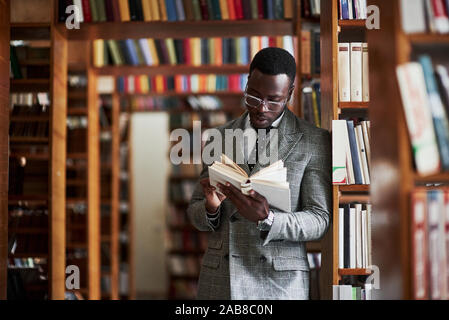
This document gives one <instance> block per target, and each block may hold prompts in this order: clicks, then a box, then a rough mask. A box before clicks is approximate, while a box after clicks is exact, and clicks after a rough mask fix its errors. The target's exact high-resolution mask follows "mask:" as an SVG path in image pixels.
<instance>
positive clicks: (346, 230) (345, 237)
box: [343, 204, 351, 268]
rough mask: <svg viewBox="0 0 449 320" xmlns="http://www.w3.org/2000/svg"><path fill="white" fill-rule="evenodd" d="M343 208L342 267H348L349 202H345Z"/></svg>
mask: <svg viewBox="0 0 449 320" xmlns="http://www.w3.org/2000/svg"><path fill="white" fill-rule="evenodd" d="M343 208H344V219H343V224H344V226H343V246H344V248H343V267H344V268H349V267H350V265H351V263H350V239H349V234H350V216H349V213H350V210H351V205H349V204H345V205H344V206H343Z"/></svg>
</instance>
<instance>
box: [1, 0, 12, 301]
mask: <svg viewBox="0 0 449 320" xmlns="http://www.w3.org/2000/svg"><path fill="white" fill-rule="evenodd" d="M9 10H10V9H9V0H0V299H6V283H7V272H8V161H9V144H8V136H9V50H10V49H9V33H10V27H9Z"/></svg>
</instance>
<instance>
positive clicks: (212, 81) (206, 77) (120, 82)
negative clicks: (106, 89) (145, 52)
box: [117, 74, 248, 94]
mask: <svg viewBox="0 0 449 320" xmlns="http://www.w3.org/2000/svg"><path fill="white" fill-rule="evenodd" d="M247 80H248V76H247V75H246V74H230V75H217V74H190V75H180V74H178V75H174V76H162V75H156V76H152V77H149V76H146V75H140V76H127V77H119V78H118V79H117V89H118V92H120V93H125V94H133V93H143V94H145V93H156V94H162V93H169V92H172V93H213V92H217V91H220V92H243V90H245V87H246V81H247Z"/></svg>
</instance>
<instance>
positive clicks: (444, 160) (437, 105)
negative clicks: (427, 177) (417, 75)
mask: <svg viewBox="0 0 449 320" xmlns="http://www.w3.org/2000/svg"><path fill="white" fill-rule="evenodd" d="M419 62H420V63H421V66H422V69H423V72H424V79H425V83H426V88H427V94H428V99H429V106H430V112H431V115H432V118H433V125H434V129H435V134H436V138H437V142H438V146H439V151H440V157H441V164H442V167H443V169H444V170H445V171H449V124H448V118H447V114H446V111H445V110H444V106H443V102H442V100H441V97H440V94H439V92H438V86H437V83H436V80H435V76H434V69H433V65H432V61H431V59H430V57H429V56H427V55H425V56H420V57H419Z"/></svg>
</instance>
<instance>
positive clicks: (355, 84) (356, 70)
mask: <svg viewBox="0 0 449 320" xmlns="http://www.w3.org/2000/svg"><path fill="white" fill-rule="evenodd" d="M350 47H351V58H350V59H351V101H356V102H362V101H363V96H362V92H363V88H362V43H361V42H352V43H351V44H350Z"/></svg>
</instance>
